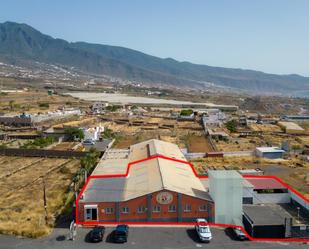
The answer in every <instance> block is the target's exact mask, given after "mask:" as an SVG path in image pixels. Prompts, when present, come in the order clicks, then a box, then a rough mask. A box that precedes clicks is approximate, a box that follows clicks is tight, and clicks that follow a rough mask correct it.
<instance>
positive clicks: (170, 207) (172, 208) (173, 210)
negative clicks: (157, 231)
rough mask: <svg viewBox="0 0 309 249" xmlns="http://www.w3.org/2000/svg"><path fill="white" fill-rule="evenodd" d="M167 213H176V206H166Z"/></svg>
mask: <svg viewBox="0 0 309 249" xmlns="http://www.w3.org/2000/svg"><path fill="white" fill-rule="evenodd" d="M168 211H169V212H170V213H173V212H176V205H169V206H168Z"/></svg>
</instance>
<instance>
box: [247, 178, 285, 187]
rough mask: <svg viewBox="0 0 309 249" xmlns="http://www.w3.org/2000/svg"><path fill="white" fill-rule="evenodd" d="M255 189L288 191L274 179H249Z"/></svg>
mask: <svg viewBox="0 0 309 249" xmlns="http://www.w3.org/2000/svg"><path fill="white" fill-rule="evenodd" d="M247 181H248V182H250V183H251V184H252V185H253V188H254V189H286V187H285V186H284V185H283V184H281V183H280V182H278V181H277V180H275V179H272V178H247Z"/></svg>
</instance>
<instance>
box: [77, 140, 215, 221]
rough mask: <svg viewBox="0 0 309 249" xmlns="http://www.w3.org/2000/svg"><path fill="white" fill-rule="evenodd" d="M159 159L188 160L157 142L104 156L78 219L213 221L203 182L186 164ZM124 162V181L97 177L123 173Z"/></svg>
mask: <svg viewBox="0 0 309 249" xmlns="http://www.w3.org/2000/svg"><path fill="white" fill-rule="evenodd" d="M158 155H161V156H166V157H168V158H172V159H176V160H182V161H185V160H186V159H185V158H184V156H183V154H182V153H181V151H180V149H179V148H178V146H177V145H174V144H171V143H167V142H163V141H159V140H149V141H146V142H142V143H139V144H136V145H133V146H131V147H130V149H129V150H112V151H111V152H110V153H106V154H105V156H104V158H102V160H101V161H100V163H99V164H98V166H97V168H96V169H95V170H94V172H93V174H92V176H93V177H98V178H94V179H91V180H90V181H89V183H88V185H87V187H86V189H85V191H84V193H83V195H82V197H81V199H80V200H79V207H78V208H79V209H78V213H79V214H78V215H79V217H78V218H79V221H81V222H84V221H99V222H101V221H102V222H145V221H148V222H162V221H169V222H182V221H193V220H194V219H195V218H197V217H204V218H206V219H208V220H209V221H213V217H214V202H213V200H212V198H211V197H210V195H209V193H208V189H207V188H206V186H205V185H204V184H203V181H201V180H200V179H199V178H198V177H196V176H195V175H194V172H193V171H192V169H191V167H190V166H189V165H188V164H185V163H182V162H178V161H174V160H170V159H165V158H161V157H155V156H158ZM151 157H155V158H152V159H148V160H145V161H143V160H142V159H145V158H151ZM141 160H142V161H141ZM132 162H137V163H134V164H132ZM128 163H131V164H132V165H131V166H130V169H129V174H128V175H127V176H126V177H108V178H106V177H104V178H102V177H100V176H101V175H106V174H109V175H111V174H125V172H126V170H127V165H128Z"/></svg>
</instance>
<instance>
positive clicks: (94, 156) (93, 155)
mask: <svg viewBox="0 0 309 249" xmlns="http://www.w3.org/2000/svg"><path fill="white" fill-rule="evenodd" d="M99 156H100V152H98V151H97V150H96V149H95V148H91V149H90V150H89V152H88V153H87V155H86V156H85V157H83V158H82V159H81V160H80V165H81V167H82V168H83V169H85V170H86V171H87V172H88V174H90V173H91V171H92V169H93V168H94V167H95V166H96V164H97V163H98V160H99Z"/></svg>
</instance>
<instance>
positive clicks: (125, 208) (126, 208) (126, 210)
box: [121, 207, 129, 214]
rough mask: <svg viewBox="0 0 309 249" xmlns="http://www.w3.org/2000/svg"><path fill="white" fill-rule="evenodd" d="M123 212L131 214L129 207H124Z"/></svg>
mask: <svg viewBox="0 0 309 249" xmlns="http://www.w3.org/2000/svg"><path fill="white" fill-rule="evenodd" d="M121 212H122V213H123V214H128V213H129V207H123V208H122V210H121Z"/></svg>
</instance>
